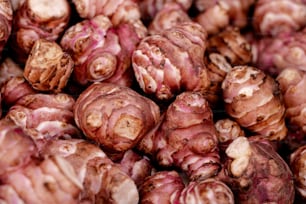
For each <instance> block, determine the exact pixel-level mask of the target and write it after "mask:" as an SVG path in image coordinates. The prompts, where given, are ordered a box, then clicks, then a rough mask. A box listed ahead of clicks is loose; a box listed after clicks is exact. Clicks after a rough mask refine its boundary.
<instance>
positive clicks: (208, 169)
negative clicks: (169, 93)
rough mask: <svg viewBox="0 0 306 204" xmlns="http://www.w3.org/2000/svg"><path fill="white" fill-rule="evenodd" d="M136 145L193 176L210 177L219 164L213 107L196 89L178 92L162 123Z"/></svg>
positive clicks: (195, 177)
mask: <svg viewBox="0 0 306 204" xmlns="http://www.w3.org/2000/svg"><path fill="white" fill-rule="evenodd" d="M182 118H184V120H182ZM137 148H138V149H139V150H140V151H142V152H143V153H145V154H147V155H150V156H151V158H152V159H153V160H155V161H157V163H158V164H159V165H161V166H164V167H177V168H179V169H180V170H182V171H183V172H185V173H186V175H187V177H188V178H189V179H190V180H198V179H205V178H208V177H211V176H213V175H215V174H216V173H217V172H218V170H219V167H220V158H219V149H218V139H217V136H216V130H215V127H214V124H213V120H212V111H211V109H210V106H209V104H208V102H207V100H206V99H205V98H204V97H203V95H201V94H200V93H196V92H184V93H181V94H180V95H178V96H177V97H176V99H175V101H174V102H172V103H171V104H170V105H169V107H168V109H167V110H166V113H165V114H164V116H163V120H162V121H161V124H160V125H159V126H158V127H155V128H154V129H152V131H151V132H150V133H148V134H147V135H146V136H145V137H144V138H143V139H142V140H141V142H140V143H139V144H138V146H137Z"/></svg>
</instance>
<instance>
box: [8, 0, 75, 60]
mask: <svg viewBox="0 0 306 204" xmlns="http://www.w3.org/2000/svg"><path fill="white" fill-rule="evenodd" d="M70 14H71V8H70V6H69V3H68V1H67V0H53V1H49V0H25V1H24V3H23V4H22V5H21V6H20V7H19V8H18V9H17V10H16V11H15V15H14V21H13V30H12V32H13V33H14V35H12V36H11V42H10V43H11V44H10V46H11V48H12V50H13V52H14V59H16V61H18V62H19V63H22V64H24V63H25V61H26V59H27V57H28V55H29V53H30V51H31V48H32V46H33V44H34V42H35V41H36V40H38V39H40V38H43V39H45V40H50V41H55V40H57V39H58V38H59V36H60V35H61V34H62V33H63V32H64V30H65V29H66V28H67V26H68V23H69V20H70Z"/></svg>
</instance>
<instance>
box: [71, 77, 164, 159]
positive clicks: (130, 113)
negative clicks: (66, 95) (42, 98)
mask: <svg viewBox="0 0 306 204" xmlns="http://www.w3.org/2000/svg"><path fill="white" fill-rule="evenodd" d="M74 118H75V121H76V124H77V126H78V127H79V128H80V129H81V130H82V132H83V133H84V134H85V136H86V137H87V138H88V139H91V140H94V141H95V142H97V143H99V144H100V145H101V146H102V147H103V149H104V150H105V151H106V153H113V154H121V153H124V152H125V151H127V150H129V149H131V148H133V147H135V146H136V145H137V143H138V142H139V141H140V140H141V139H142V138H143V137H144V135H145V134H146V133H147V132H148V131H149V130H150V129H151V128H153V127H154V126H155V125H156V124H157V123H158V121H159V118H160V109H159V106H158V105H157V104H156V103H155V102H154V101H153V100H151V99H149V98H147V97H145V96H142V95H140V94H139V93H138V92H136V91H134V90H132V89H131V88H129V87H125V86H119V85H116V84H113V83H103V82H96V83H93V84H92V85H90V86H89V87H88V88H87V89H86V90H85V91H83V92H82V93H81V94H80V96H79V97H78V98H77V100H76V103H75V106H74Z"/></svg>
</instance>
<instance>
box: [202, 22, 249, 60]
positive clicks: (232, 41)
mask: <svg viewBox="0 0 306 204" xmlns="http://www.w3.org/2000/svg"><path fill="white" fill-rule="evenodd" d="M206 52H207V53H220V54H221V55H223V56H224V57H225V58H226V59H227V61H228V63H229V64H230V65H231V66H236V65H247V64H249V63H251V62H252V49H251V45H250V43H249V42H248V40H247V39H246V38H245V36H243V35H242V34H241V32H240V31H239V30H238V29H237V27H227V28H226V29H224V30H223V31H222V32H220V33H218V34H215V35H213V36H211V37H209V38H208V40H207V51H206Z"/></svg>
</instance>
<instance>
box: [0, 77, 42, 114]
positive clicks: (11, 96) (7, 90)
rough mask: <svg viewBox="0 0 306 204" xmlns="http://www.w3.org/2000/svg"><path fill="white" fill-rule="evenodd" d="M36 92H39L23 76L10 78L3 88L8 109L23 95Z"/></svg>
mask: <svg viewBox="0 0 306 204" xmlns="http://www.w3.org/2000/svg"><path fill="white" fill-rule="evenodd" d="M35 93H37V92H36V90H34V89H33V88H32V86H31V85H30V84H29V83H28V81H27V80H26V79H25V78H24V77H22V76H18V77H12V78H10V79H9V80H8V81H7V82H6V83H5V84H3V86H2V88H1V97H2V101H3V104H4V106H5V108H7V109H9V108H10V107H11V106H13V105H14V104H15V103H16V102H17V101H18V100H19V99H21V98H22V97H24V96H26V95H30V94H35Z"/></svg>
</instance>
